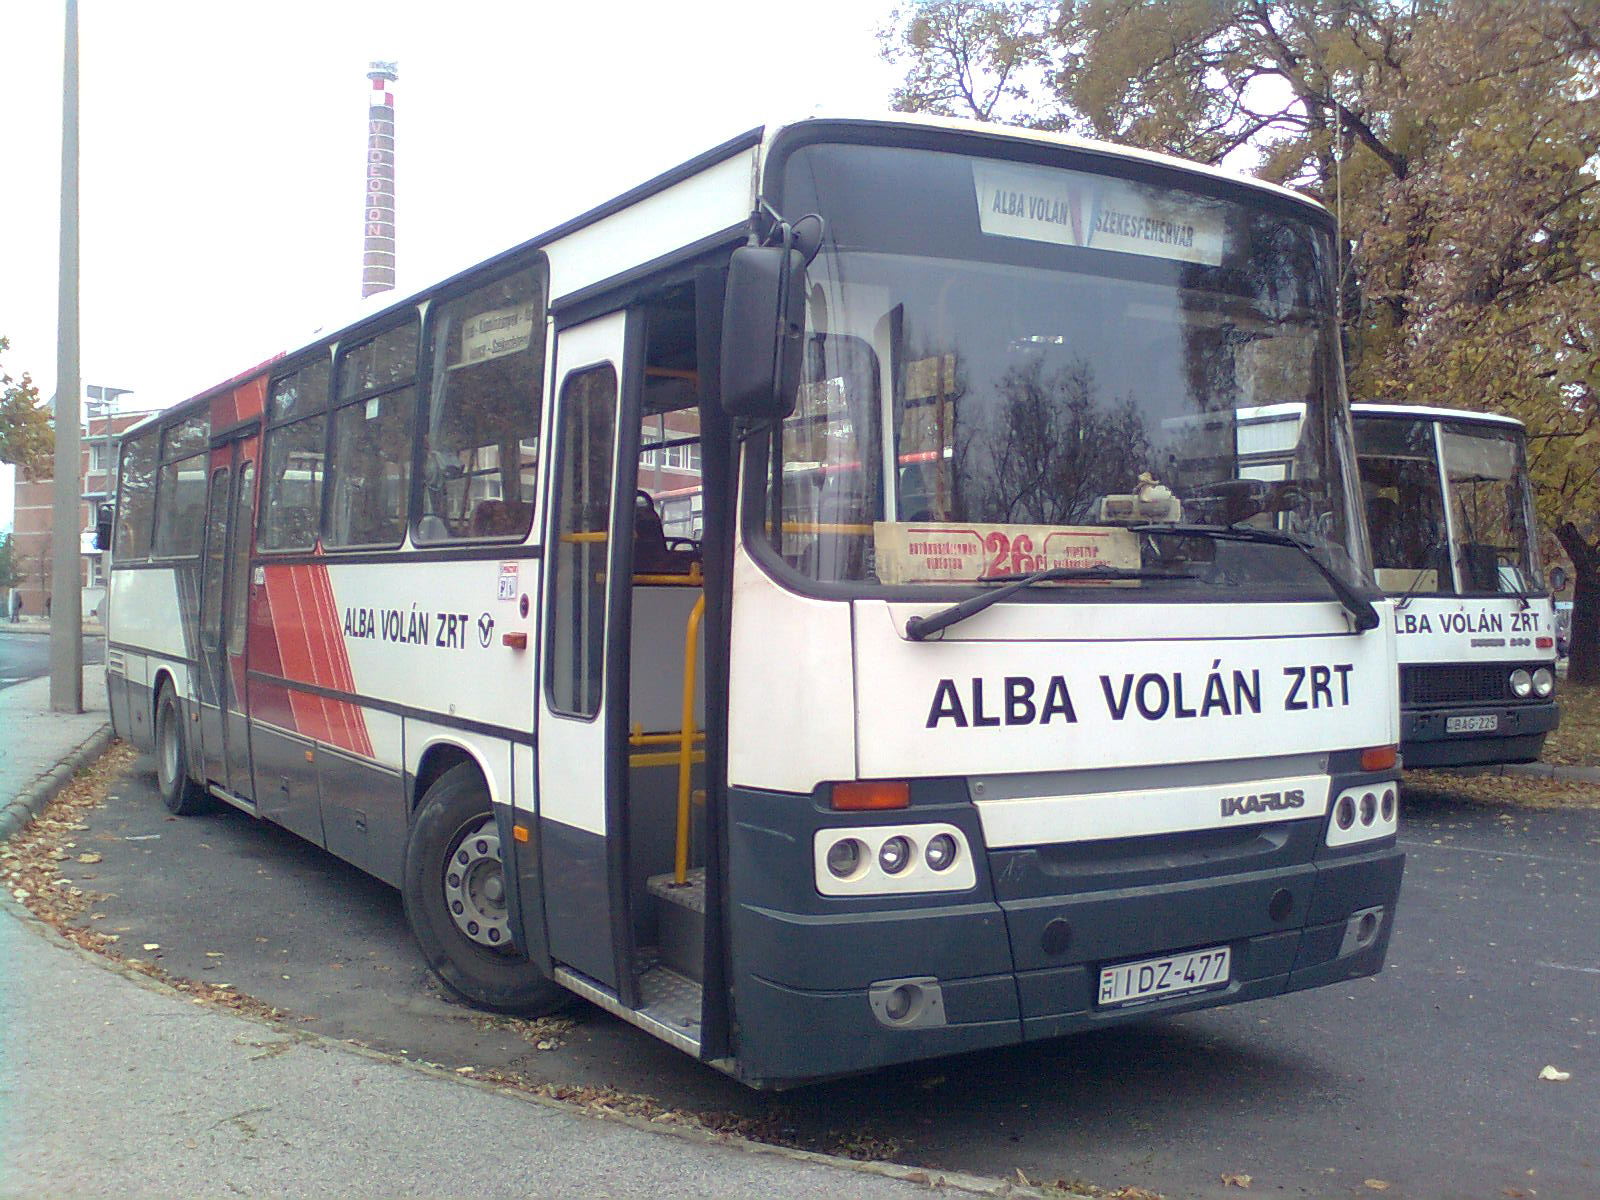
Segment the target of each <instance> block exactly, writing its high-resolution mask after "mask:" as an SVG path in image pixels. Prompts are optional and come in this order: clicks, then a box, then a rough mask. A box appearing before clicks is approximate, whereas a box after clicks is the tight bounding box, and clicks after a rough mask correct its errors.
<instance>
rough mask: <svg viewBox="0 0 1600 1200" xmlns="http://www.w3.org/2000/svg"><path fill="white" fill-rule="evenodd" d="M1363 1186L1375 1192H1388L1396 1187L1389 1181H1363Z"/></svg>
mask: <svg viewBox="0 0 1600 1200" xmlns="http://www.w3.org/2000/svg"><path fill="white" fill-rule="evenodd" d="M1361 1186H1362V1187H1365V1188H1370V1189H1371V1190H1372V1191H1374V1192H1387V1191H1388V1190H1389V1189H1390V1188H1391V1187H1393V1186H1394V1185H1393V1184H1392V1183H1390V1182H1389V1181H1388V1180H1387V1179H1363V1180H1362V1181H1361Z"/></svg>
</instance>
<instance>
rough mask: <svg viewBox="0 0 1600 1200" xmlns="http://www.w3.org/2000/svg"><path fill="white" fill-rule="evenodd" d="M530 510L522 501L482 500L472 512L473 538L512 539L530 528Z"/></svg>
mask: <svg viewBox="0 0 1600 1200" xmlns="http://www.w3.org/2000/svg"><path fill="white" fill-rule="evenodd" d="M528 508H529V506H528V505H526V504H524V503H523V502H522V501H520V500H482V501H479V503H478V505H477V507H475V508H474V509H473V510H472V536H473V537H510V536H512V535H514V534H519V533H522V532H524V531H525V530H526V529H527V528H528Z"/></svg>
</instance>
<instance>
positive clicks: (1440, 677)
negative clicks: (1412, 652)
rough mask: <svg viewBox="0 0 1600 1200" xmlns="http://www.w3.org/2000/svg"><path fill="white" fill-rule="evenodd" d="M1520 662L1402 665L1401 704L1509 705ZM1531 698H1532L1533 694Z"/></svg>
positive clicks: (1512, 699)
mask: <svg viewBox="0 0 1600 1200" xmlns="http://www.w3.org/2000/svg"><path fill="white" fill-rule="evenodd" d="M1518 665H1519V664H1517V663H1492V664H1485V665H1483V666H1460V665H1455V664H1431V665H1425V666H1414V667H1401V668H1400V703H1401V704H1402V705H1405V706H1407V707H1410V706H1412V705H1419V704H1508V703H1514V702H1515V701H1516V697H1514V696H1513V695H1512V694H1511V688H1510V685H1509V684H1508V683H1507V680H1508V678H1509V677H1510V675H1511V672H1512V671H1514V670H1516V668H1517V666H1518ZM1530 699H1531V697H1530Z"/></svg>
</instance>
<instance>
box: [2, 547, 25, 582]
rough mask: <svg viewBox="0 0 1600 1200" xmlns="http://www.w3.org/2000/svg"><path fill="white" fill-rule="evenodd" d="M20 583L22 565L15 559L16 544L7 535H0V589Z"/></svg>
mask: <svg viewBox="0 0 1600 1200" xmlns="http://www.w3.org/2000/svg"><path fill="white" fill-rule="evenodd" d="M21 583H22V564H21V563H20V562H19V561H18V559H17V542H16V539H15V538H14V537H12V536H11V534H9V533H0V588H14V587H17V586H19V585H20V584H21Z"/></svg>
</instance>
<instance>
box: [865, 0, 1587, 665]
mask: <svg viewBox="0 0 1600 1200" xmlns="http://www.w3.org/2000/svg"><path fill="white" fill-rule="evenodd" d="M942 7H943V5H942V4H932V5H925V6H921V7H919V8H917V9H913V10H910V11H911V13H912V14H913V16H912V18H911V19H907V18H906V17H904V16H902V17H901V18H900V20H899V21H898V23H897V24H895V25H894V26H893V27H891V28H890V29H888V30H886V31H885V33H884V45H885V53H886V55H887V56H888V57H890V58H891V60H893V61H901V60H904V61H907V62H909V63H910V64H912V65H911V69H910V70H909V71H908V75H907V86H906V87H904V88H902V89H900V90H899V91H898V92H897V93H896V97H895V99H896V101H897V102H898V103H899V104H900V106H901V107H903V108H923V107H928V104H927V103H926V98H928V97H939V96H942V97H943V101H942V103H944V104H945V105H947V106H949V105H953V104H955V103H956V102H957V101H958V100H960V99H963V98H964V95H965V93H964V91H963V89H962V88H961V87H960V86H958V84H959V78H960V77H959V66H960V64H962V63H979V64H992V63H1002V62H1005V61H1011V60H1016V61H1019V62H1022V61H1025V62H1027V63H1030V64H1039V63H1048V64H1050V66H1051V68H1053V74H1052V75H1050V77H1049V78H1050V84H1049V88H1048V92H1047V94H1045V95H1042V96H1022V97H1016V98H1017V99H1018V100H1019V101H1020V100H1030V99H1031V101H1032V104H1031V108H1029V110H1028V111H1027V112H1025V113H1023V114H1021V115H1022V116H1023V119H1024V120H1025V121H1026V122H1027V123H1030V124H1035V125H1043V126H1048V127H1052V128H1063V129H1070V130H1073V131H1075V132H1079V133H1084V134H1089V135H1093V136H1098V137H1104V138H1108V139H1111V140H1115V141H1119V142H1124V143H1128V144H1132V145H1136V146H1141V147H1145V148H1148V149H1155V150H1163V151H1167V152H1170V153H1175V154H1179V155H1181V156H1184V157H1187V158H1192V159H1197V160H1200V161H1203V162H1211V163H1215V162H1219V161H1221V160H1222V159H1224V158H1225V157H1228V156H1234V158H1233V159H1231V160H1230V161H1236V160H1237V158H1238V157H1240V156H1248V157H1252V158H1253V161H1254V163H1255V169H1256V170H1257V172H1258V173H1259V174H1260V175H1262V176H1264V177H1266V178H1269V179H1272V180H1274V181H1276V182H1280V183H1284V184H1286V185H1289V186H1293V187H1299V188H1301V189H1303V190H1306V191H1308V192H1309V193H1311V194H1312V195H1314V196H1315V197H1317V198H1318V199H1320V200H1322V201H1323V202H1324V203H1325V204H1327V205H1328V206H1329V207H1330V208H1333V209H1334V210H1335V211H1336V212H1337V213H1338V214H1339V218H1340V223H1341V231H1342V235H1343V236H1342V239H1341V240H1342V243H1344V245H1347V246H1348V247H1349V248H1350V253H1349V255H1348V256H1346V255H1345V253H1344V248H1343V246H1341V250H1340V256H1341V259H1342V260H1343V261H1342V262H1341V265H1342V267H1343V271H1344V278H1343V280H1342V281H1341V282H1342V284H1343V285H1344V288H1343V290H1342V293H1341V295H1342V296H1343V298H1344V301H1345V303H1344V318H1345V323H1346V329H1347V332H1348V334H1349V335H1350V342H1351V345H1352V351H1353V353H1352V354H1351V356H1350V358H1349V360H1348V361H1347V363H1346V368H1347V371H1348V373H1349V382H1350V389H1351V394H1352V395H1353V396H1355V397H1357V398H1359V399H1368V400H1383V401H1403V402H1412V403H1424V404H1440V405H1445V406H1449V407H1459V408H1487V409H1492V410H1496V411H1502V412H1508V413H1510V414H1512V415H1515V416H1518V417H1520V418H1522V420H1523V421H1525V422H1526V423H1527V425H1528V429H1529V434H1530V440H1531V445H1532V452H1531V455H1530V460H1531V464H1532V468H1533V472H1534V478H1535V484H1536V488H1537V491H1538V496H1539V508H1540V514H1541V518H1542V520H1543V521H1544V523H1545V524H1546V526H1547V528H1550V529H1552V530H1555V531H1557V532H1558V534H1559V536H1560V537H1561V540H1562V542H1563V544H1564V545H1565V546H1566V548H1567V551H1568V554H1569V555H1570V556H1571V557H1572V559H1573V565H1574V567H1575V569H1576V570H1575V595H1574V614H1573V647H1574V648H1573V659H1572V665H1571V677H1572V678H1573V679H1578V680H1593V679H1600V453H1596V451H1597V449H1600V329H1597V324H1600V173H1597V163H1600V117H1597V111H1600V0H1496V2H1492V3H1491V2H1490V0H1411V2H1406V3H1400V2H1397V0H1169V2H1167V3H1162V4H1145V3H1140V2H1138V0H1064V2H1063V3H1062V5H1061V7H1060V9H1059V10H1058V12H1057V13H1056V16H1055V19H1054V20H1053V21H1052V22H1049V23H1048V24H1046V25H1042V26H1041V25H1031V26H1028V27H1027V29H1026V30H1025V31H1024V32H1025V34H1026V37H1027V38H1031V41H1030V42H1029V43H1028V44H1027V45H1025V46H1021V47H1018V48H1015V49H1010V48H1008V45H1007V43H1005V42H1004V41H1002V40H1000V38H999V35H998V34H997V33H995V32H994V31H995V30H996V29H1006V30H1009V29H1012V28H1014V27H1015V22H1014V21H1013V24H1012V25H1010V26H1007V25H1005V24H1004V22H1003V21H1002V20H1001V18H1004V17H1005V16H1006V14H1008V13H1011V12H1012V11H1013V9H1014V7H1015V6H1014V5H1011V4H1006V3H994V4H977V3H975V4H970V5H967V6H964V9H965V11H964V13H963V22H962V24H961V29H962V30H964V31H965V32H966V34H967V35H968V38H969V40H970V39H972V38H979V39H982V38H983V37H988V38H989V39H990V40H989V41H988V42H981V40H980V44H978V45H976V46H974V45H970V44H969V45H966V46H965V47H964V48H963V51H962V54H961V55H960V56H957V55H954V54H952V53H951V52H950V51H949V50H948V49H947V48H946V47H945V46H944V45H943V44H942V43H939V42H937V41H929V40H927V39H923V40H921V41H917V40H914V39H913V37H912V34H913V33H914V32H915V30H916V28H917V26H916V25H915V15H916V14H920V13H925V12H931V11H933V10H935V9H940V8H942ZM974 10H978V11H974ZM984 12H988V13H990V14H992V16H993V18H994V20H991V21H989V22H987V23H986V22H985V20H983V19H982V14H983V13H984ZM997 22H998V23H997ZM1019 36H1021V35H1019ZM1003 55H1009V58H1006V57H1003ZM913 82H915V85H916V86H915V87H912V86H911V85H912V83H913ZM991 107H992V108H994V109H995V110H996V111H998V110H999V108H998V106H991ZM947 110H948V109H947ZM963 115H970V116H977V117H979V118H980V119H990V117H991V113H986V112H984V111H982V104H981V97H980V103H976V104H975V103H968V104H967V106H966V109H965V110H964V113H963ZM1580 544H1581V547H1582V548H1583V551H1584V552H1583V553H1578V552H1575V550H1576V549H1577V548H1578V547H1579V546H1580Z"/></svg>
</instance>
